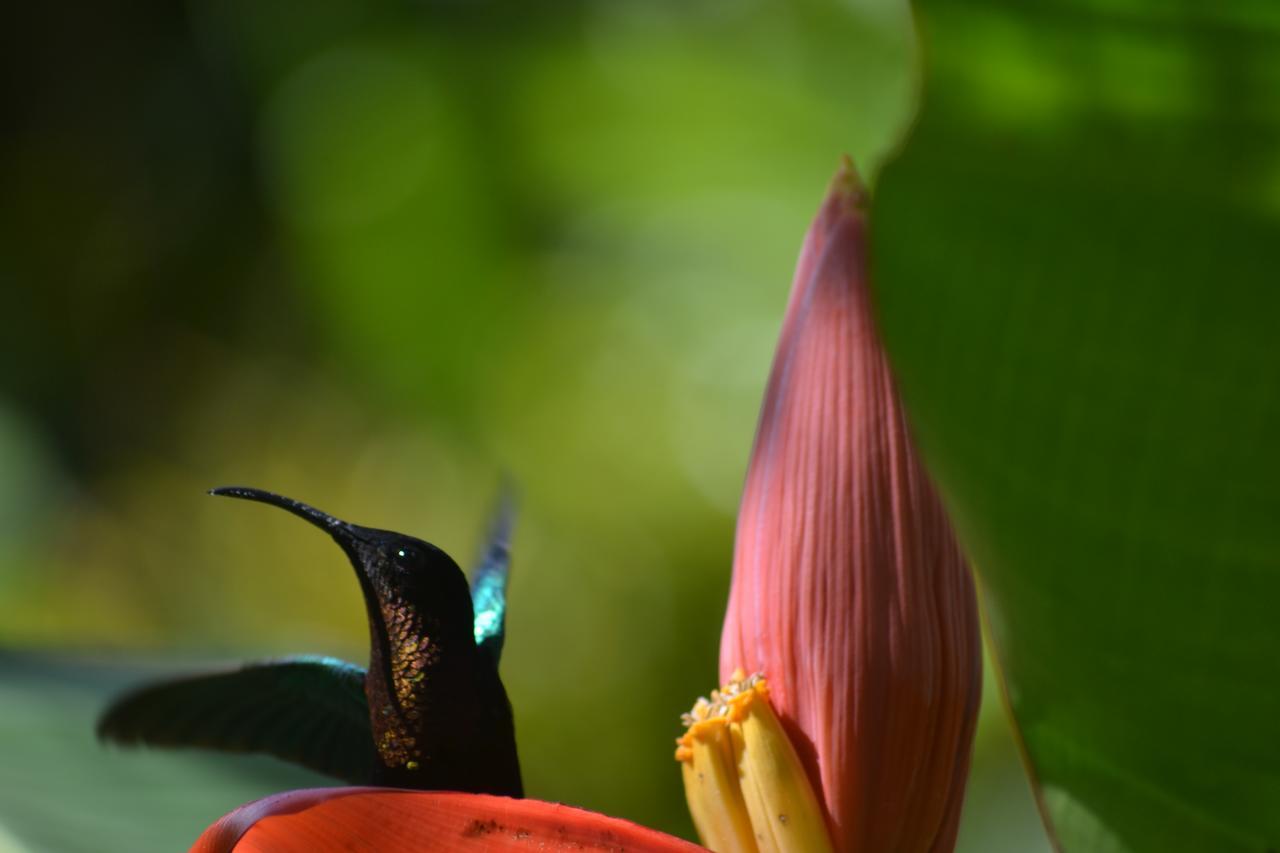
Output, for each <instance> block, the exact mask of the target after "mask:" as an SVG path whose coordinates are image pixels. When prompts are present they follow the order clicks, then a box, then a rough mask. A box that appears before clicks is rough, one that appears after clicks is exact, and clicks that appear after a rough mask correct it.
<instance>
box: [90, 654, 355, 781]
mask: <svg viewBox="0 0 1280 853" xmlns="http://www.w3.org/2000/svg"><path fill="white" fill-rule="evenodd" d="M364 675H365V671H364V669H362V668H361V667H358V666H356V665H355V664H351V663H346V662H345V661H340V660H337V659H336V658H330V657H321V656H298V657H291V658H284V659H281V660H273V661H263V662H261V663H250V664H246V665H245V666H244V667H243V668H241V669H238V670H230V671H226V672H215V673H210V674H208V675H195V676H190V677H186V678H178V679H174V680H172V681H161V682H158V683H155V684H149V685H146V686H143V687H141V688H139V689H137V690H135V691H134V692H132V693H129V694H126V695H125V696H122V697H121V698H119V699H117V700H116V701H115V702H114V703H113V704H112V705H111V706H110V707H109V708H107V710H106V712H105V713H103V715H102V717H101V718H100V719H99V720H98V737H100V738H103V739H105V740H111V741H115V742H117V743H121V744H138V743H141V744H146V745H148V746H178V747H184V746H197V747H204V748H206V749H216V750H222V751H226V752H264V753H268V754H270V755H274V756H276V757H277V758H283V759H285V760H286V761H292V762H294V763H297V764H301V765H303V766H304V767H309V768H311V769H312V770H316V771H319V772H320V773H325V774H327V775H330V776H336V777H338V778H339V779H344V780H346V781H348V782H351V783H354V784H369V783H371V782H372V773H373V760H374V755H373V734H372V732H371V728H370V724H369V705H368V701H367V700H366V699H365V695H364Z"/></svg>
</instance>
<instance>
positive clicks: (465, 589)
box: [97, 486, 523, 797]
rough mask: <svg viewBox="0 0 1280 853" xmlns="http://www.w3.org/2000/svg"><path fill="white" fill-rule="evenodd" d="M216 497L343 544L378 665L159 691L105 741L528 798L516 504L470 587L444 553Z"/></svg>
mask: <svg viewBox="0 0 1280 853" xmlns="http://www.w3.org/2000/svg"><path fill="white" fill-rule="evenodd" d="M209 494H211V495H224V496H226V497H232V498H242V499H244V500H251V501H258V502H261V503H265V504H270V505H272V506H276V507H280V508H281V509H283V510H285V511H287V512H290V513H293V514H294V515H296V516H298V517H300V518H302V519H305V520H306V521H309V522H310V523H311V524H314V525H315V526H316V527H319V528H320V529H321V530H324V531H325V532H327V533H328V534H329V535H330V536H332V537H333V539H334V541H335V542H337V543H338V546H339V547H340V548H341V549H342V550H343V552H344V553H345V554H346V555H347V557H348V558H349V559H350V561H351V564H352V566H353V567H354V568H355V570H356V576H357V577H358V579H359V582H360V589H361V591H362V592H363V594H364V603H365V609H366V611H367V613H368V618H369V666H368V669H365V668H362V667H360V666H358V665H356V664H353V663H348V662H346V661H342V660H338V659H336V658H331V657H326V656H319V655H301V656H295V657H287V658H282V659H278V660H267V661H260V662H255V663H249V664H246V665H244V666H243V667H241V668H239V669H233V670H229V671H221V672H214V673H208V674H200V675H193V676H188V677H183V678H178V679H174V680H168V681H161V682H157V683H153V684H149V685H146V686H143V687H141V688H138V689H136V690H134V691H133V692H131V693H128V694H127V695H125V696H123V697H121V698H119V699H118V700H116V701H115V702H114V703H112V704H111V705H110V706H109V707H108V708H107V709H106V711H105V712H104V713H103V715H102V717H101V718H100V719H99V721H98V727H97V730H98V736H99V738H102V739H104V740H110V741H115V742H117V743H121V744H136V743H141V744H146V745H149V746H166V747H204V748H207V749H215V750H223V751H231V752H260V753H267V754H270V755H274V756H276V757H278V758H282V759H285V760H287V761H292V762H294V763H297V764H301V765H303V766H305V767H308V768H310V769H312V770H316V771H318V772H320V773H324V774H326V775H329V776H334V777H337V778H339V779H342V780H344V781H346V782H348V783H351V784H356V785H379V786H388V787H398V788H415V789H420V790H449V791H466V792H471V793H485V794H503V795H507V796H512V797H519V796H522V795H523V788H522V785H521V781H520V764H519V760H518V757H517V755H516V743H515V727H514V723H513V720H512V713H511V703H510V702H509V701H508V699H507V693H506V689H505V688H504V687H503V685H502V680H501V679H500V678H499V677H498V660H499V658H500V656H501V654H502V644H503V638H504V635H505V621H506V620H505V616H506V584H507V575H508V571H509V566H510V550H509V542H510V533H511V525H512V516H513V512H512V501H511V500H510V498H509V496H506V497H504V498H503V500H501V501H500V505H499V508H498V511H497V512H496V514H495V518H494V521H493V523H492V528H491V532H490V536H489V539H488V545H487V547H486V548H485V549H484V552H483V554H482V556H481V559H480V562H479V565H478V566H477V568H476V569H475V571H474V572H473V573H472V580H471V583H470V585H468V583H467V579H466V577H465V576H464V575H463V573H462V570H461V569H460V568H458V564H457V563H455V562H454V561H453V560H452V559H451V558H450V557H449V555H448V554H446V553H445V552H444V551H442V550H440V549H439V548H437V547H436V546H434V545H432V544H430V543H428V542H424V541H422V540H421V539H416V538H414V537H412V536H406V535H404V534H402V533H394V532H392V531H390V530H378V529H375V528H371V527H361V526H359V525H355V524H351V523H349V522H346V521H342V520H340V519H337V518H334V517H333V516H331V515H329V514H328V513H324V512H321V511H320V510H318V509H315V508H314V507H311V506H308V505H307V504H304V503H302V502H301V501H297V500H293V499H292V498H286V497H283V496H281V495H277V494H274V493H272V492H267V491H263V490H261V489H253V488H245V487H241V486H228V487H223V488H217V489H213V490H211V491H210V492H209Z"/></svg>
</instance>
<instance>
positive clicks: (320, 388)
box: [0, 0, 1045, 851]
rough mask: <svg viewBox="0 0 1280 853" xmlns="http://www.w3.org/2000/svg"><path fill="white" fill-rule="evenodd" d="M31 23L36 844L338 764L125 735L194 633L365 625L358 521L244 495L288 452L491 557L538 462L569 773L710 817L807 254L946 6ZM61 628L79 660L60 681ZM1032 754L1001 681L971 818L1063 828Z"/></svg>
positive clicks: (978, 832)
mask: <svg viewBox="0 0 1280 853" xmlns="http://www.w3.org/2000/svg"><path fill="white" fill-rule="evenodd" d="M11 17H12V18H13V20H12V21H11V23H10V25H9V26H8V27H6V28H5V30H4V32H3V33H2V34H0V40H3V43H4V50H3V51H0V62H2V63H3V64H4V67H5V72H4V74H5V79H6V80H8V81H11V82H12V83H14V84H15V85H13V86H12V87H11V91H9V92H8V93H7V98H8V99H9V101H10V103H9V104H8V105H7V108H6V110H5V111H4V113H5V121H6V122H7V123H8V124H9V125H10V127H9V130H8V132H6V133H5V134H3V135H0V184H2V185H3V186H4V187H5V188H6V189H5V192H4V194H3V196H2V197H0V281H2V282H3V283H4V287H5V293H6V296H7V298H6V319H7V324H6V334H5V335H4V336H2V337H0V460H3V466H4V467H3V472H4V474H3V476H2V477H0V644H3V645H4V646H7V647H9V648H11V649H18V650H26V652H27V653H28V654H24V655H22V656H18V657H15V658H13V659H12V660H7V661H6V662H4V663H2V664H0V679H2V680H3V688H4V695H3V697H2V701H3V704H4V707H5V709H6V713H5V715H4V722H5V727H4V728H3V729H0V751H3V753H4V754H5V755H6V756H8V757H9V759H8V760H7V761H6V773H5V775H3V776H0V838H3V837H4V835H3V834H4V832H5V831H6V828H7V831H8V833H9V834H10V835H12V836H13V838H14V839H15V841H14V842H13V843H14V844H15V845H17V846H18V847H19V848H21V847H22V845H30V846H31V847H32V849H41V850H43V849H75V848H74V843H73V842H72V841H71V840H70V839H69V836H70V835H79V836H82V837H88V838H92V839H93V843H94V844H97V845H99V846H97V847H96V848H93V849H106V848H114V849H129V850H143V849H155V850H168V849H173V848H174V847H175V846H180V845H181V844H182V843H184V842H185V841H188V840H190V839H191V838H193V837H194V835H195V834H196V833H197V832H198V831H199V830H200V829H201V828H202V827H203V825H204V824H205V823H207V822H209V821H211V820H213V819H214V818H215V817H217V816H218V815H219V814H221V813H222V812H223V811H225V810H226V809H227V808H228V807H229V805H231V804H232V803H233V802H234V801H236V800H237V798H238V799H249V798H251V797H253V796H258V795H260V794H262V793H264V792H266V791H267V790H271V789H272V787H273V786H288V785H291V784H299V783H298V782H297V781H296V780H297V778H298V777H294V776H287V775H281V774H282V773H283V772H284V771H282V770H281V769H280V768H279V767H278V765H274V764H272V763H271V762H265V763H264V762H256V763H254V762H249V763H244V764H237V763H236V761H235V760H229V761H220V762H219V761H206V760H205V759H202V758H198V757H195V756H190V755H183V756H177V757H172V758H167V757H161V756H155V755H152V756H145V757H144V756H139V755H136V754H120V753H117V752H107V753H101V752H99V751H98V749H99V748H98V747H97V746H96V745H95V744H93V742H92V737H91V731H90V723H91V720H92V718H93V716H94V713H95V712H96V709H97V708H98V707H99V706H100V704H101V703H102V702H103V701H105V699H106V697H107V696H108V695H109V694H110V693H111V692H112V691H113V690H116V689H118V688H119V687H121V686H122V685H123V684H125V683H126V682H129V681H130V680H132V679H133V678H135V677H141V676H142V675H144V674H149V673H152V672H156V671H161V670H164V671H168V670H177V669H181V668H182V664H183V662H184V661H186V660H188V659H189V658H191V657H195V656H199V657H200V658H202V659H205V658H209V657H216V658H220V659H228V658H230V659H235V658H248V657H262V656H267V655H271V654H278V653H286V652H294V651H312V652H326V653H333V654H339V655H344V656H347V657H349V658H351V659H355V660H361V659H362V657H363V655H364V654H365V651H366V639H365V626H364V624H363V612H362V608H361V606H360V604H359V592H358V589H357V586H356V584H355V582H354V578H353V577H352V575H351V571H350V568H349V567H348V566H347V565H346V564H345V562H344V560H343V559H342V557H341V555H340V554H339V553H338V552H337V551H336V549H334V548H333V547H332V545H331V543H329V542H327V541H325V539H324V537H321V536H319V535H317V534H316V533H315V531H313V530H310V529H308V528H306V527H305V526H303V525H301V524H300V523H299V522H297V521H296V520H295V519H290V518H288V517H286V516H284V515H283V514H278V513H272V512H270V511H265V510H262V509H261V508H260V507H250V506H247V505H245V506H240V505H236V504H232V503H230V502H226V501H213V500H210V499H208V498H207V497H205V496H204V490H205V489H207V488H208V487H210V486H215V485H221V484H228V483H242V484H249V485H256V486H261V487H265V488H270V489H273V490H276V491H280V492H283V493H285V494H289V495H293V496H296V497H298V498H300V499H303V500H306V501H309V502H313V503H314V504H316V505H317V506H319V507H321V508H323V509H325V510H327V511H330V512H333V513H335V514H338V515H340V516H343V517H345V518H349V519H351V520H353V521H356V522H362V523H366V524H371V525H376V526H379V527H388V528H393V529H398V530H404V531H406V532H410V533H414V534H417V535H421V536H423V537H425V538H427V539H430V540H432V541H434V542H436V543H438V544H440V545H441V546H442V547H444V548H445V549H446V550H448V551H449V552H451V553H452V554H454V555H455V556H457V557H458V558H459V560H460V561H462V562H464V563H465V562H466V561H467V559H468V558H469V557H470V555H471V554H472V553H473V552H474V549H475V548H476V547H477V546H478V544H479V543H478V538H479V535H480V533H481V530H480V527H481V525H482V523H483V517H484V513H485V510H486V507H487V506H488V503H489V501H490V500H491V498H492V496H493V493H494V490H495V488H496V484H497V482H498V479H499V476H500V472H502V471H510V472H511V473H512V474H513V476H514V477H515V479H516V481H517V482H518V483H519V485H520V488H521V492H522V495H521V507H522V510H521V517H520V520H519V524H518V528H517V531H516V536H515V566H514V578H513V586H512V591H511V613H510V618H509V625H508V630H509V633H508V637H509V640H508V643H507V647H506V652H505V655H504V663H503V672H504V677H505V680H506V682H507V685H508V690H509V692H510V694H511V697H512V700H513V702H514V705H515V708H516V714H517V729H518V733H519V738H520V743H521V750H522V759H523V764H524V766H525V770H526V786H527V788H528V790H529V792H530V794H531V795H534V796H538V797H543V798H548V799H559V800H564V801H567V802H572V803H576V804H581V805H585V806H588V807H591V808H595V809H599V810H601V811H605V812H608V813H611V814H616V815H621V816H625V817H629V818H632V819H635V820H638V821H641V822H643V823H646V824H650V825H654V826H658V827H661V828H664V829H668V830H671V831H675V832H678V833H682V834H686V835H687V834H689V833H690V832H691V827H690V824H689V821H688V817H687V815H686V813H685V807H684V803H683V794H682V791H681V788H680V785H679V782H678V774H677V772H676V768H675V765H674V762H673V761H672V758H671V753H672V738H673V737H674V736H675V734H676V733H677V728H678V715H679V713H680V712H681V711H682V710H684V709H686V708H687V707H688V705H689V704H690V702H691V701H692V699H693V698H694V697H696V696H697V695H698V694H700V693H705V692H706V691H707V690H708V689H709V688H711V687H713V686H714V683H713V682H714V678H715V672H716V665H715V664H716V658H717V650H718V638H719V623H720V619H721V615H722V612H723V606H724V600H725V595H726V591H727V585H728V577H729V574H728V573H729V565H730V559H731V545H732V535H733V516H734V512H735V509H736V503H737V499H738V491H739V488H740V482H741V478H742V474H743V472H744V470H745V466H746V461H747V453H748V450H749V446H750V441H751V436H752V432H753V429H754V424H755V418H756V412H757V407H758V405H759V400H760V396H761V393H762V388H763V384H764V380H765V376H766V373H767V369H768V364H769V359H770V356H771V352H772V348H773V344H774V339H775V336H776V334H777V329H778V326H779V324H780V322H781V317H782V311H783V307H784V304H785V300H786V295H787V289H788V283H789V280H790V275H791V266H792V263H793V261H794V258H795V254H796V252H797V251H798V249H799V245H800V240H801V238H802V236H803V234H804V231H805V229H806V227H807V225H808V221H809V219H810V217H811V216H812V215H813V212H814V211H815V209H816V207H817V204H818V202H819V200H820V198H821V195H822V191H823V187H824V186H825V184H826V181H827V179H828V178H829V176H830V174H831V172H832V171H833V170H834V168H835V166H836V164H837V160H838V157H839V155H840V154H841V153H842V152H846V151H847V152H849V153H851V154H852V155H853V156H854V157H855V158H856V159H857V161H858V162H859V164H860V166H861V167H862V169H863V170H864V172H867V173H868V174H871V175H874V173H875V171H876V170H877V168H878V166H879V164H880V163H881V162H883V161H884V160H885V159H886V157H888V156H889V153H890V152H891V150H892V148H893V146H894V144H895V142H896V140H897V138H898V137H899V136H900V135H901V134H902V133H903V132H904V129H905V128H906V126H907V123H908V121H909V118H910V115H911V111H912V108H913V104H912V98H913V92H914V86H915V83H914V77H913V75H914V72H913V70H912V68H913V61H912V60H913V57H912V52H911V44H912V42H911V38H910V34H909V27H908V23H909V22H908V16H907V12H906V9H905V7H904V6H903V5H902V4H901V3H899V2H880V0H859V2H849V3H831V2H816V0H803V2H796V3H792V4H788V5H786V6H771V5H766V4H750V3H748V4H738V3H729V2H723V0H718V1H717V2H696V3H677V2H661V3H647V2H643V3H642V2H576V3H575V2H566V3H561V4H556V5H554V6H546V5H545V4H517V3H513V2H488V3H452V2H416V3H410V2H390V0H377V1H376V2H355V0H324V2H317V3H308V4H306V5H305V6H299V5H298V4H291V3H284V2H279V0H191V2H188V3H186V4H185V5H182V4H169V3H161V2H157V0H151V2H144V3H140V4H134V5H133V6H132V7H131V8H130V10H129V11H128V12H127V13H126V12H122V11H121V10H118V9H112V8H109V7H106V6H102V7H95V6H90V5H85V6H83V7H80V6H77V7H75V8H74V9H72V8H70V7H67V6H64V5H62V4H59V3H53V4H25V5H24V6H23V7H21V8H19V9H15V10H11ZM35 649H52V650H58V651H59V652H60V655H61V656H60V657H58V658H52V659H46V658H38V659H36V660H37V662H41V661H42V662H43V663H40V664H39V665H38V666H35V668H36V669H37V670H39V669H43V671H44V672H45V676H44V677H36V676H35V675H33V674H32V666H33V664H32V663H31V660H32V659H31V658H30V657H29V656H28V655H29V653H30V651H31V650H35ZM89 653H92V654H93V656H94V657H93V660H99V661H101V660H102V658H103V656H104V655H110V657H111V658H112V659H115V660H137V659H139V656H144V658H145V659H148V660H150V659H154V657H155V656H156V655H158V654H162V655H171V656H177V657H172V658H170V659H169V663H170V665H168V666H166V665H164V664H152V666H151V668H149V669H147V670H145V673H144V672H141V671H137V670H134V669H110V670H102V669H101V667H100V666H98V665H96V664H94V665H91V664H90V663H89V662H88V659H87V658H86V657H85V655H86V654H89ZM86 673H87V674H86ZM86 679H87V680H86ZM993 695H994V694H993ZM987 707H988V710H989V711H990V710H996V706H995V703H994V702H988V705H987ZM10 709H14V710H12V711H11V710H10ZM37 724H39V725H40V726H41V727H42V728H41V729H40V731H41V732H43V734H42V735H41V736H40V737H33V736H32V728H33V727H34V726H36V725H37ZM19 745H21V749H19V748H18V746H19ZM1013 755H1014V754H1013V751H1012V747H1011V746H1010V744H1009V742H1008V735H1007V733H1006V731H1005V730H1004V728H1003V726H1002V723H1001V720H1000V717H999V715H998V710H997V711H996V713H989V714H987V715H986V716H985V717H984V723H983V727H982V730H981V736H980V746H979V751H978V754H977V757H976V759H975V784H974V786H973V788H972V789H971V790H972V793H971V796H970V803H971V808H970V813H969V815H967V816H966V824H965V830H964V832H965V835H964V838H963V844H964V845H967V846H966V847H965V849H968V850H984V851H995V850H1009V851H1029V850H1036V849H1041V848H1043V847H1044V844H1045V842H1044V840H1043V836H1042V834H1041V831H1040V830H1039V828H1038V825H1037V819H1036V817H1035V814H1034V812H1033V810H1032V807H1031V804H1030V798H1029V794H1028V792H1027V789H1026V785H1025V782H1024V781H1023V780H1022V778H1021V774H1020V770H1019V769H1018V767H1017V761H1016V758H1014V757H1013ZM90 768H91V772H90ZM230 768H243V769H237V770H232V769H230ZM263 768H267V769H265V770H264V769H263ZM255 774H256V775H255ZM106 790H110V791H112V792H113V795H112V797H110V798H107V799H104V798H103V797H104V794H103V791H106ZM162 791H163V792H169V794H173V793H174V792H187V793H188V794H189V797H188V798H187V799H186V800H184V803H185V805H182V806H181V807H178V806H176V805H173V802H172V801H171V800H161V799H157V797H158V796H159V792H162ZM198 802H203V803H205V806H206V807H205V808H203V809H202V808H199V807H197V805H195V803H198ZM37 804H43V805H41V806H40V808H42V809H43V811H40V810H38V809H37V808H36V806H37ZM63 814H68V815H76V816H77V817H76V819H75V820H74V821H69V822H68V823H67V824H66V825H65V826H54V825H53V824H54V822H55V821H56V820H57V816H59V815H63ZM148 826H150V827H152V828H153V829H154V832H155V834H154V835H151V836H148V835H146V834H144V833H142V832H141V829H140V827H148ZM4 843H5V842H4V841H3V840H0V846H3V844H4Z"/></svg>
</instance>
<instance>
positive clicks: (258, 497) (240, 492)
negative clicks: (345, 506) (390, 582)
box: [209, 486, 364, 545]
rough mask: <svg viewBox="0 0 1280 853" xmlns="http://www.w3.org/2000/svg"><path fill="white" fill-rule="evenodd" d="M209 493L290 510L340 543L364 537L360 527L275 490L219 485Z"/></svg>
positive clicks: (347, 543) (344, 543)
mask: <svg viewBox="0 0 1280 853" xmlns="http://www.w3.org/2000/svg"><path fill="white" fill-rule="evenodd" d="M209 494H211V495H219V496H222V497H228V498H242V499H243V500H247V501H257V502H258V503H264V504H270V505H271V506H278V507H280V508H281V509H283V510H285V511H286V512H291V513H293V514H294V515H296V516H298V518H302V519H306V520H307V521H309V522H311V523H312V524H314V525H315V526H316V527H319V528H320V529H321V530H324V531H326V532H327V533H329V535H331V536H332V537H333V538H334V539H337V540H338V542H339V544H342V545H349V544H351V540H352V539H364V537H363V536H361V535H360V528H358V527H356V525H354V524H351V523H350V522H347V521H343V520H342V519H340V518H334V517H333V516H332V515H329V513H327V512H321V511H320V510H318V509H316V508H315V507H313V506H308V505H307V504H304V503H303V502H302V501H298V500H294V499H293V498H286V497H285V496H284V495H277V494H276V493H275V492H268V491H266V490H264V489H253V488H250V487H248V486H220V487H218V488H216V489H210V490H209Z"/></svg>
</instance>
